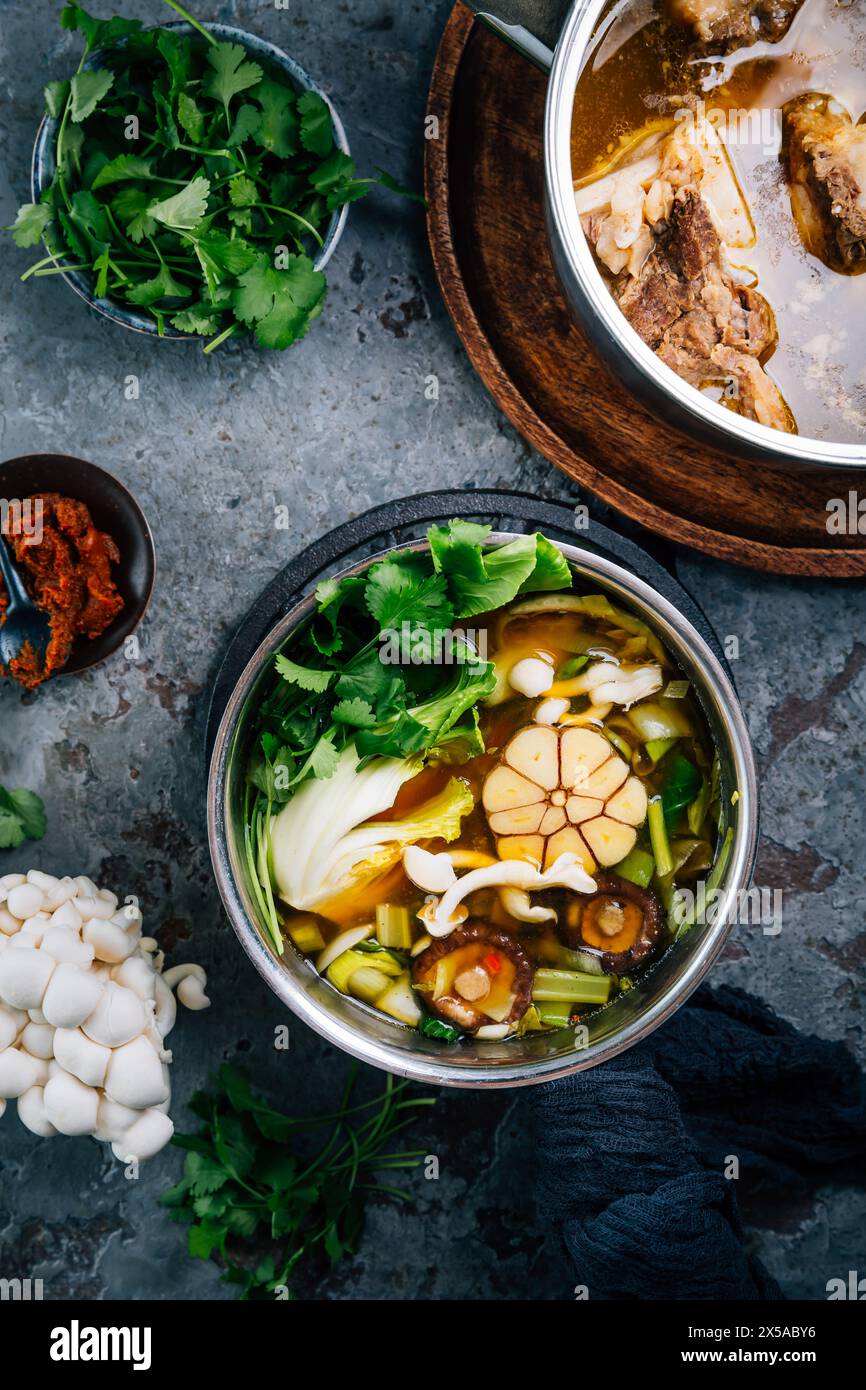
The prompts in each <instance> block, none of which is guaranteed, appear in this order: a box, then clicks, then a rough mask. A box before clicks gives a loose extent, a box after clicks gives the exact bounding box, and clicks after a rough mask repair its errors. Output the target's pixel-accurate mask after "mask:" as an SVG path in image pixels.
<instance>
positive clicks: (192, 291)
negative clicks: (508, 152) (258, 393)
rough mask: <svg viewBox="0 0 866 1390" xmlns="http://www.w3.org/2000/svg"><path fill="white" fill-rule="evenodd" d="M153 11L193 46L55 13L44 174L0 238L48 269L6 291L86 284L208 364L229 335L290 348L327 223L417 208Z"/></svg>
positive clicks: (241, 63)
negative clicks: (69, 35)
mask: <svg viewBox="0 0 866 1390" xmlns="http://www.w3.org/2000/svg"><path fill="white" fill-rule="evenodd" d="M166 3H167V4H168V5H169V6H170V7H171V9H172V10H174V11H176V12H177V13H178V14H180V15H181V16H182V17H183V18H184V19H186V20H187V21H188V22H189V23H190V25H191V26H192V28H193V31H194V32H193V34H192V35H184V34H178V33H176V32H175V31H174V30H170V29H165V28H155V29H147V30H145V29H143V28H142V25H141V23H140V21H139V20H135V19H122V18H118V17H114V18H111V19H106V20H101V19H96V18H94V17H93V16H92V15H90V14H88V13H87V11H85V10H84V9H82V8H81V6H80V5H78V4H76V3H74V2H73V0H69V3H67V4H66V5H64V8H63V10H62V11H61V14H60V24H61V27H62V28H64V29H67V30H72V31H75V32H77V33H79V34H80V35H81V37H82V38H83V40H84V51H83V53H82V55H81V59H80V62H79V64H78V67H77V69H76V71H75V72H74V73H73V74H72V76H71V77H69V78H67V79H61V80H57V81H53V82H50V83H49V84H48V86H47V87H46V89H45V104H46V110H47V112H48V114H49V116H51V117H52V118H53V119H55V120H56V121H57V123H58V124H57V136H56V169H57V172H56V174H55V176H54V179H53V180H52V182H51V184H50V186H49V187H47V188H46V189H45V190H44V191H43V193H42V196H41V201H40V202H39V203H25V204H24V205H23V206H22V207H20V208H19V209H18V214H17V217H16V219H15V222H14V223H13V224H12V226H11V228H9V230H10V231H11V233H12V236H13V238H14V240H15V242H16V244H17V245H18V246H20V247H31V246H36V245H38V243H39V242H40V241H42V242H44V244H45V246H46V249H47V250H48V253H49V254H48V255H47V256H45V257H44V258H42V259H40V260H38V261H36V262H35V263H34V264H33V265H31V266H30V268H29V269H28V270H27V271H25V273H24V274H23V275H22V277H21V278H22V280H26V279H29V278H30V277H31V276H34V277H37V278H39V277H42V276H47V275H55V274H59V273H62V272H64V271H78V272H82V273H85V274H88V275H89V276H90V277H91V279H92V281H93V288H94V292H95V293H96V295H97V297H99V298H109V299H113V300H115V301H117V302H119V303H125V304H128V305H131V306H133V307H135V308H136V309H140V310H144V311H145V312H146V313H147V314H149V315H151V316H152V318H153V319H154V321H155V323H156V325H157V328H158V331H159V332H160V334H163V333H164V332H165V329H166V325H167V324H168V325H171V327H172V328H174V329H177V330H179V331H180V332H183V333H189V334H194V335H197V336H201V337H206V338H208V339H209V340H210V341H209V342H208V345H207V347H206V348H205V351H207V352H209V351H211V350H212V349H213V348H214V347H216V346H217V345H218V344H219V343H221V342H224V341H225V340H226V339H227V338H229V337H231V336H233V335H234V334H237V333H252V334H253V335H254V336H255V338H256V340H257V341H258V342H259V343H260V344H261V345H262V346H263V347H269V348H280V349H281V348H287V347H290V346H291V344H292V343H295V342H297V341H298V340H299V339H300V338H303V337H304V336H305V335H306V333H307V331H308V329H309V327H310V324H311V323H312V322H313V320H314V319H316V318H317V317H318V315H319V314H320V313H321V311H322V307H323V304H324V300H325V294H326V289H327V285H326V280H325V276H324V275H323V274H322V273H321V271H319V270H317V269H316V268H315V263H314V257H315V255H316V252H317V251H318V249H319V248H321V247H322V246H323V245H324V239H325V236H326V234H327V229H328V226H329V224H330V221H331V218H332V216H333V214H334V212H335V211H336V210H337V209H339V208H341V207H342V206H343V205H344V204H346V203H350V202H354V201H355V200H356V199H358V198H361V197H363V196H364V194H365V193H367V192H368V191H369V189H370V188H371V186H372V185H373V184H375V183H379V184H381V185H382V186H384V187H386V188H388V189H391V190H393V191H395V192H398V193H401V194H403V195H404V196H406V197H410V198H418V195H416V194H414V193H412V192H411V191H410V190H408V189H405V188H402V187H401V186H400V185H399V184H398V183H397V182H396V181H395V180H394V179H393V178H392V177H391V176H390V175H388V174H385V173H380V174H379V175H378V177H376V178H359V177H358V176H357V174H356V169H355V164H354V161H353V160H352V159H351V158H350V157H349V156H348V155H347V154H345V153H344V151H342V150H340V149H339V148H337V147H336V146H335V143H334V134H333V123H332V119H331V111H330V108H329V107H328V105H327V103H326V102H325V101H324V100H323V98H322V97H321V96H319V95H318V93H316V92H311V91H305V92H300V93H299V92H298V91H296V90H295V88H294V87H293V86H292V85H291V83H290V82H289V81H288V79H287V78H286V77H285V75H284V74H283V73H281V72H280V71H279V70H278V69H275V68H274V69H272V68H271V67H269V66H268V65H267V64H266V63H263V62H260V61H259V60H258V59H257V58H256V57H252V56H250V54H249V53H248V52H247V50H246V49H245V48H243V47H242V46H241V45H240V44H237V43H230V42H218V41H217V40H216V38H215V37H214V36H213V35H212V34H211V33H209V31H208V30H207V29H206V28H205V27H204V26H203V25H201V24H200V23H199V21H198V20H196V19H195V18H194V17H193V16H192V15H191V14H190V13H189V11H188V10H186V9H185V8H184V7H183V6H182V5H180V4H178V3H177V0H166ZM419 201H423V200H422V199H419Z"/></svg>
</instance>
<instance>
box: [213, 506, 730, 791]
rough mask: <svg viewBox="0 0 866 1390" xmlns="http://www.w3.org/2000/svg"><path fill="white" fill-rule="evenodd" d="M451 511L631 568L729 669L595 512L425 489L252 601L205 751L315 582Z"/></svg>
mask: <svg viewBox="0 0 866 1390" xmlns="http://www.w3.org/2000/svg"><path fill="white" fill-rule="evenodd" d="M452 516H459V517H472V518H473V519H475V520H479V521H487V522H491V523H492V524H493V528H494V530H497V531H516V532H520V531H524V530H526V531H529V530H532V531H535V530H542V531H544V532H545V533H547V534H550V535H551V536H552V538H553V539H557V538H558V539H560V540H563V541H570V542H571V544H572V545H576V546H579V547H580V548H581V549H584V550H589V551H591V552H592V553H593V554H595V555H603V556H605V557H606V558H607V559H610V560H614V561H616V562H617V564H620V565H622V566H623V567H624V568H625V569H628V570H631V571H632V573H633V574H636V575H638V576H639V577H640V578H641V579H643V580H645V581H646V583H647V584H649V585H651V586H652V588H653V589H655V590H656V591H657V592H658V593H660V594H662V595H663V597H664V598H666V599H667V600H668V601H669V602H670V603H672V604H673V605H674V607H675V608H677V609H678V610H679V611H680V613H682V614H683V616H684V617H685V618H687V619H688V620H689V622H690V623H691V624H692V626H693V627H696V628H697V630H698V632H699V633H700V634H701V636H702V637H703V639H704V641H705V642H707V643H708V645H709V646H710V647H711V648H712V650H713V651H714V652H715V654H716V656H717V657H718V658H719V660H720V661H721V662H722V664H723V665H724V666H725V669H727V664H726V662H725V658H724V654H723V652H722V649H721V646H720V644H719V640H718V638H717V637H716V634H715V633H714V632H713V629H712V628H711V627H710V624H709V621H708V619H707V617H706V614H705V613H703V612H702V611H701V609H700V608H699V607H698V605H697V604H696V603H695V601H694V599H693V598H692V597H691V595H690V594H689V593H688V592H687V591H686V590H685V589H684V588H683V587H682V585H681V584H680V583H679V581H678V580H677V579H675V578H674V577H673V575H672V574H671V573H670V572H669V571H668V570H666V569H665V567H664V566H663V565H661V564H660V563H659V562H658V561H657V560H654V559H653V558H652V556H651V555H648V554H647V552H646V551H645V550H642V549H641V547H640V546H639V545H636V544H635V543H634V541H631V540H628V539H626V537H625V536H621V535H619V534H618V533H617V532H616V531H612V530H611V529H610V528H609V527H607V526H603V525H602V524H601V522H598V521H595V520H594V519H592V518H590V521H589V526H588V529H586V530H577V529H576V528H575V512H574V505H573V504H571V503H568V502H550V501H546V500H544V499H543V498H539V497H533V496H531V495H530V494H529V493H525V492H508V491H506V490H505V489H497V488H491V489H483V490H482V489H479V490H477V491H475V490H474V489H469V488H464V489H460V490H458V491H450V490H444V491H441V492H422V493H419V494H418V495H417V496H415V497H402V498H399V499H398V500H397V501H396V502H385V503H383V504H382V505H381V506H379V507H371V508H370V510H369V511H367V512H362V513H361V515H360V516H356V517H353V519H352V520H351V521H347V522H345V523H344V524H343V525H342V526H337V527H335V528H334V530H333V531H328V532H327V533H326V535H324V536H322V537H321V538H320V539H319V540H317V541H313V542H312V544H311V545H308V546H306V547H305V549H303V550H302V551H301V552H300V554H298V555H296V556H295V558H294V559H293V560H290V561H289V563H288V564H287V565H286V566H285V567H284V568H283V569H281V570H280V572H279V574H278V575H276V577H275V578H274V579H272V580H271V582H270V584H269V585H268V586H267V588H266V589H264V590H263V591H262V593H261V594H260V595H259V597H258V598H257V599H256V601H255V603H254V604H253V606H252V608H250V610H249V612H248V613H247V615H246V617H245V618H244V620H243V622H242V623H241V625H240V627H239V628H238V630H237V632H236V633H235V635H234V637H233V638H232V640H231V642H230V643H229V645H228V648H227V650H226V653H225V656H224V657H223V660H222V663H221V665H220V667H219V669H218V672H217V675H216V679H215V681H214V684H213V688H212V693H211V700H210V707H209V711H208V717H207V732H206V747H205V756H206V759H207V765H209V764H210V756H211V751H212V749H213V745H214V740H215V739H216V733H217V729H218V728H219V722H220V719H221V718H222V715H223V711H224V709H225V707H226V705H227V703H228V701H229V698H230V697H231V694H232V691H233V690H234V688H235V686H236V684H237V682H238V679H239V678H240V676H241V673H242V672H243V670H244V669H245V667H246V665H247V663H248V662H249V660H250V658H251V657H252V656H253V654H254V653H255V651H256V649H257V647H258V646H259V644H260V643H261V642H262V641H263V639H264V638H265V637H266V636H267V634H268V633H269V632H270V631H271V629H272V628H273V627H275V626H276V624H277V622H278V621H279V620H280V618H281V617H282V616H283V614H285V613H287V612H288V611H289V609H290V608H293V607H294V605H295V604H296V603H297V602H298V600H299V599H301V598H303V596H304V595H305V594H307V593H309V592H310V590H311V589H312V587H313V584H314V582H315V583H317V582H318V581H319V580H320V579H322V578H324V577H325V576H326V575H327V573H328V572H329V571H333V570H334V569H337V568H340V569H343V568H345V567H347V566H348V565H350V564H353V563H355V562H356V561H358V560H361V559H363V558H364V556H365V554H366V553H370V554H372V553H373V552H374V551H376V550H383V549H390V548H393V547H395V546H398V545H405V544H407V542H409V541H412V540H415V539H417V538H418V537H419V536H421V535H423V533H424V530H425V528H426V527H427V526H429V525H430V524H431V523H432V522H434V521H446V520H448V519H449V518H450V517H452Z"/></svg>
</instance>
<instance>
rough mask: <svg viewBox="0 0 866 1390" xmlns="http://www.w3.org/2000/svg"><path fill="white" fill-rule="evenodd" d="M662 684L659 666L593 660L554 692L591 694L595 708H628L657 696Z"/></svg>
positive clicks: (555, 688)
mask: <svg viewBox="0 0 866 1390" xmlns="http://www.w3.org/2000/svg"><path fill="white" fill-rule="evenodd" d="M662 684H663V681H662V672H661V667H660V666H656V665H650V666H620V665H619V663H618V662H616V661H594V662H593V664H592V665H591V666H587V668H586V670H585V671H581V673H580V675H578V676H575V677H574V678H573V679H572V680H568V681H557V682H556V684H555V685H554V686H553V688H552V692H551V693H552V694H553V695H559V696H566V695H567V696H572V695H591V696H592V701H593V704H595V705H623V706H624V707H625V709H628V708H629V706H630V705H633V704H635V703H636V701H638V700H645V699H646V697H647V696H648V695H655V694H656V692H657V691H659V690H661V688H662Z"/></svg>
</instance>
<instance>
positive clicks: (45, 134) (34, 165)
mask: <svg viewBox="0 0 866 1390" xmlns="http://www.w3.org/2000/svg"><path fill="white" fill-rule="evenodd" d="M153 27H154V28H159V29H173V30H175V31H176V32H177V33H186V34H192V33H194V32H195V31H194V29H193V27H192V25H190V24H187V23H186V22H185V21H183V20H178V21H174V22H170V23H168V24H159V25H154V26H153ZM203 28H205V29H207V30H208V32H209V33H211V34H213V35H214V36H215V37H216V38H218V39H220V40H224V41H226V42H229V43H239V44H241V45H242V46H243V47H244V48H246V49H247V50H248V51H249V52H250V53H254V54H256V55H258V56H259V57H260V58H262V59H264V60H265V62H268V63H270V64H271V65H272V66H273V67H275V68H281V69H282V71H283V72H285V73H286V74H287V75H288V77H289V78H290V79H291V81H292V82H293V83H294V85H295V86H296V87H299V88H301V89H302V90H304V91H308V92H316V93H317V95H318V96H320V97H321V98H322V100H323V101H324V102H325V103H326V104H327V106H328V109H329V111H330V113H331V124H332V127H333V132H334V143H335V144H336V146H337V148H338V149H340V150H342V151H343V153H344V154H351V150H350V149H349V141H348V139H347V137H346V132H345V129H344V128H343V123H342V121H341V120H340V117H339V116H338V115H337V112H336V109H335V107H334V104H333V102H332V101H331V99H330V97H329V96H328V95H327V93H326V92H323V91H322V89H321V87H320V86H319V84H318V83H317V82H314V81H313V79H312V77H310V75H309V74H308V73H307V72H306V71H305V70H304V68H302V67H301V65H300V64H299V63H296V62H295V60H294V58H290V57H289V55H288V54H287V53H284V52H283V50H282V49H281V48H277V47H276V45H275V44H272V43H269V42H268V40H267V39H262V38H259V37H258V35H257V34H250V33H248V32H247V31H246V30H245V29H235V28H234V27H232V26H231V25H229V24H205V25H203ZM98 58H99V54H98V53H93V54H91V56H90V58H89V59H88V62H87V64H86V65H85V66H87V67H92V66H93V65H94V63H95V62H97V61H98ZM57 125H58V122H57V120H56V118H55V117H53V116H48V115H45V116H43V117H42V120H41V122H40V124H39V129H38V131H37V132H36V141H35V143H34V146H33V159H32V162H31V167H30V196H31V198H32V200H33V202H34V203H38V202H39V198H40V195H41V193H42V190H43V189H44V188H47V186H48V184H49V183H50V182H51V179H52V178H53V177H54V142H55V138H56V133H57ZM348 215H349V205H348V203H345V204H344V205H343V207H342V208H340V209H338V211H337V212H335V213H334V215H333V217H332V218H331V222H330V225H329V227H328V235H327V236H326V238H325V244H324V246H323V247H322V249H321V251H320V252H319V255H318V256H317V257H316V260H315V267H316V269H317V270H324V268H325V266H326V265H327V264H328V262H329V261H330V259H331V257H332V256H333V254H334V252H335V251H336V249H337V244H338V242H339V240H340V237H341V236H342V235H343V230H344V228H345V226H346V218H347V217H348ZM47 249H48V248H47V247H46V250H47ZM61 279H63V280H65V281H66V283H67V285H69V286H70V288H71V289H73V290H74V291H75V293H76V294H77V295H79V296H80V298H81V299H83V300H84V301H85V302H86V303H87V304H89V305H90V307H91V308H92V309H95V310H96V311H97V312H98V313H100V314H102V315H103V316H104V317H105V318H108V319H111V320H112V321H113V322H114V323H119V324H120V325H121V326H122V327H123V328H131V329H132V330H133V331H134V332H136V333H147V334H149V335H150V336H152V337H159V336H162V338H163V339H168V340H171V341H173V342H190V343H195V342H200V341H201V335H199V334H195V333H181V332H179V331H178V330H177V329H174V328H171V327H166V328H165V329H164V331H163V333H162V335H160V333H159V329H158V327H157V324H156V323H155V322H154V320H153V319H151V318H148V317H147V316H146V315H145V314H137V313H136V312H135V310H133V309H129V308H127V307H126V306H125V305H124V304H121V303H119V301H117V300H114V299H97V297H96V295H95V294H94V293H93V284H92V280H91V279H90V278H89V277H88V276H86V275H83V274H81V273H80V272H78V271H69V272H66V273H64V274H63V275H62V276H61Z"/></svg>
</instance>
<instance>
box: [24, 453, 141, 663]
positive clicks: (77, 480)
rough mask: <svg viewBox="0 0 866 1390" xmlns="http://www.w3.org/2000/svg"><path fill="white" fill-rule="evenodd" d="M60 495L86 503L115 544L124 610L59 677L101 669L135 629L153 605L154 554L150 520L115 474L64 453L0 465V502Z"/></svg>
mask: <svg viewBox="0 0 866 1390" xmlns="http://www.w3.org/2000/svg"><path fill="white" fill-rule="evenodd" d="M45 492H57V493H60V494H61V495H62V496H63V497H71V498H74V499H75V500H76V501H78V502H83V503H84V504H85V506H86V507H87V508H88V509H89V511H90V514H91V516H92V518H93V521H94V524H95V526H96V527H97V528H98V529H99V530H100V531H107V532H108V534H109V535H110V536H111V537H112V538H113V540H114V541H115V542H116V543H117V547H118V550H119V551H120V564H119V565H118V566H117V567H116V569H115V572H114V579H115V582H116V584H117V588H118V591H119V593H120V594H121V596H122V598H123V609H122V611H121V612H120V614H119V615H118V617H117V618H116V619H115V621H114V622H113V623H112V624H111V626H110V627H108V628H106V630H105V631H104V632H103V633H102V634H101V636H99V637H96V638H94V639H93V640H91V641H79V642H77V643H76V645H75V647H74V648H73V650H72V655H71V656H70V658H69V660H68V661H67V662H66V664H65V666H63V667H61V669H60V670H58V671H57V672H56V675H57V676H63V675H74V674H76V673H77V672H79V671H86V670H88V669H89V668H90V667H91V666H97V665H98V664H99V663H100V662H101V661H104V660H105V659H106V657H108V656H111V654H112V652H115V651H117V649H118V647H120V646H121V645H122V643H123V642H124V640H125V639H126V638H127V637H128V636H129V635H130V633H131V632H133V631H134V630H135V628H136V627H137V626H138V624H139V623H140V622H141V619H142V618H143V617H144V614H145V612H146V610H147V607H148V604H149V603H150V598H151V594H152V593H153V585H154V580H155V576H156V554H155V551H154V545H153V536H152V535H151V531H150V527H149V525H148V523H147V519H146V517H145V515H144V513H143V512H142V510H141V508H140V507H139V505H138V503H137V502H136V500H135V498H134V497H133V496H132V494H131V493H130V492H128V491H127V489H126V488H125V487H124V486H123V484H122V483H121V482H119V481H118V480H117V478H115V477H113V476H112V474H111V473H106V472H105V470H104V469H102V468H98V467H97V466H96V464H95V463H88V462H87V461H86V460H85V459H77V458H70V457H69V456H68V455H66V454H25V455H24V456H23V457H21V458H16V459H9V460H7V462H6V463H0V498H5V499H6V500H7V501H10V500H11V499H13V498H18V499H22V500H23V499H24V498H25V497H33V496H35V495H37V494H38V493H45Z"/></svg>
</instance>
